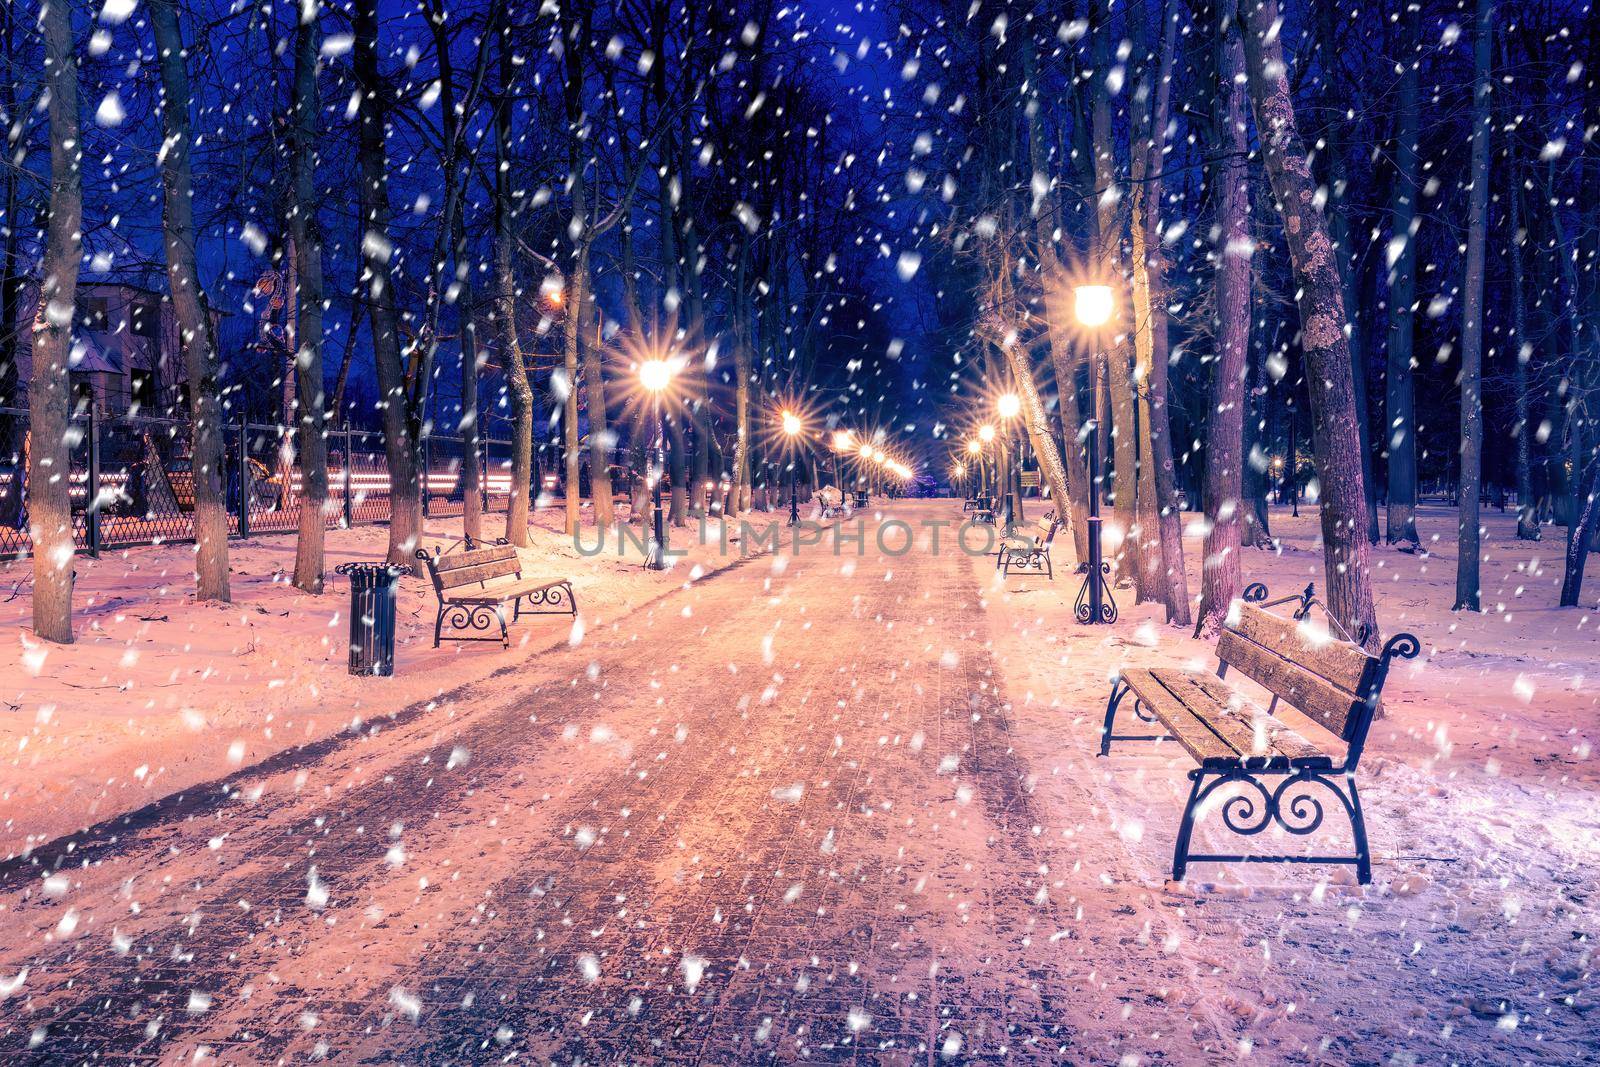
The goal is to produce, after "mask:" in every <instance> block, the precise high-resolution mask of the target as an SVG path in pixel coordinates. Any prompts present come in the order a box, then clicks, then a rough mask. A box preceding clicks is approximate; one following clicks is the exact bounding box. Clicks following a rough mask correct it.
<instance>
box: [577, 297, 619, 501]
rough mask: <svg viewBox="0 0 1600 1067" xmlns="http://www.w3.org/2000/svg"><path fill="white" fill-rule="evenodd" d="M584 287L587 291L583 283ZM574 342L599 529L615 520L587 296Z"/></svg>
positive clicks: (594, 319) (596, 336)
mask: <svg viewBox="0 0 1600 1067" xmlns="http://www.w3.org/2000/svg"><path fill="white" fill-rule="evenodd" d="M584 291H585V292H586V293H587V292H589V291H590V287H589V286H587V285H586V286H584ZM578 344H579V346H580V348H581V349H582V351H583V386H584V390H585V393H586V394H587V396H586V399H587V400H588V404H589V499H590V502H591V504H592V505H593V507H594V522H595V525H596V526H598V527H599V528H600V529H601V530H609V529H611V527H613V526H615V525H616V523H617V514H616V507H615V501H614V500H613V497H612V488H611V430H610V427H609V426H608V424H607V421H606V380H605V375H604V373H603V370H602V366H601V364H602V356H603V353H604V350H603V349H602V348H601V340H600V315H599V309H598V308H597V307H596V306H595V303H594V300H593V299H592V298H591V299H590V300H589V301H588V303H587V305H586V306H585V308H584V311H583V316H582V321H581V322H580V323H579V334H578Z"/></svg>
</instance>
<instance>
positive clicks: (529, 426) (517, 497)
mask: <svg viewBox="0 0 1600 1067" xmlns="http://www.w3.org/2000/svg"><path fill="white" fill-rule="evenodd" d="M500 32H501V37H500V46H499V47H500V57H499V59H500V94H499V96H500V98H499V99H498V100H497V101H495V120H494V131H495V134H494V136H495V142H494V146H495V181H494V200H495V204H494V319H495V334H496V340H497V341H498V342H499V347H500V362H501V366H502V369H503V371H504V373H505V376H506V389H507V391H508V392H509V393H510V394H511V498H510V499H509V500H508V501H507V502H506V540H508V541H510V542H511V543H512V544H514V545H516V546H517V547H518V548H527V547H528V545H529V544H531V543H532V542H531V541H530V539H529V537H528V517H529V509H530V507H531V506H532V504H531V502H532V500H533V494H534V491H535V490H534V487H533V419H534V410H533V408H534V396H533V385H532V383H531V382H529V381H528V365H527V362H526V361H525V359H524V357H523V354H522V342H521V339H520V338H519V337H518V335H517V282H516V275H515V273H514V271H513V270H512V260H511V252H512V246H513V245H514V244H515V243H516V234H515V233H514V232H513V227H512V206H511V169H510V158H511V99H512V91H511V90H512V84H513V82H514V80H515V77H516V73H515V69H514V65H513V63H512V54H511V41H510V39H509V36H508V34H509V28H508V27H502V29H501V31H500ZM569 288H570V286H569ZM575 314H576V312H575V310H574V308H573V306H572V305H571V304H568V305H567V318H568V319H571V318H572V317H573V316H574V315H575ZM462 373H463V374H465V373H466V372H465V371H463V372H462ZM475 377H476V375H474V378H475ZM473 392H474V394H476V392H477V390H476V388H474V390H473ZM475 415H476V412H474V416H475ZM573 421H574V425H576V420H573Z"/></svg>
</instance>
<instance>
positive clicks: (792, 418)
mask: <svg viewBox="0 0 1600 1067" xmlns="http://www.w3.org/2000/svg"><path fill="white" fill-rule="evenodd" d="M783 432H784V433H786V434H788V435H789V436H790V437H793V436H794V435H795V434H797V433H799V432H800V416H799V415H796V414H795V413H794V412H792V411H785V412H784V413H783Z"/></svg>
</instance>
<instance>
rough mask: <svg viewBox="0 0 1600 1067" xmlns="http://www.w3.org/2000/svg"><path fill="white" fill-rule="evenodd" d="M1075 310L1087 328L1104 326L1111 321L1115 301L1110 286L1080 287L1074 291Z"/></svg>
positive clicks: (1079, 319)
mask: <svg viewBox="0 0 1600 1067" xmlns="http://www.w3.org/2000/svg"><path fill="white" fill-rule="evenodd" d="M1073 292H1074V299H1075V304H1074V310H1075V311H1076V312H1077V315H1078V321H1079V322H1081V323H1083V324H1084V325H1085V326H1104V325H1105V324H1106V323H1108V322H1110V321H1111V314H1112V311H1113V306H1112V305H1113V301H1112V299H1111V286H1109V285H1080V286H1078V287H1077V289H1075V290H1074V291H1073Z"/></svg>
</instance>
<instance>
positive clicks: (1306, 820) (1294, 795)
mask: <svg viewBox="0 0 1600 1067" xmlns="http://www.w3.org/2000/svg"><path fill="white" fill-rule="evenodd" d="M1234 784H1239V785H1244V786H1247V787H1249V788H1248V790H1247V791H1246V792H1242V793H1236V794H1234V795H1233V796H1230V797H1228V798H1227V799H1226V800H1225V801H1223V803H1222V821H1223V823H1224V824H1225V825H1226V826H1227V827H1228V829H1230V830H1232V831H1233V832H1234V833H1236V834H1238V835H1240V836H1241V837H1254V836H1255V835H1256V834H1259V833H1261V832H1262V831H1263V830H1265V829H1266V828H1267V827H1268V826H1270V825H1272V824H1274V823H1275V824H1277V826H1278V827H1279V828H1280V829H1282V830H1283V831H1284V832H1285V833H1290V834H1294V835H1295V836H1296V837H1305V836H1307V835H1309V834H1312V833H1315V832H1316V831H1317V829H1318V828H1319V827H1320V826H1321V825H1322V822H1323V818H1324V817H1325V815H1326V811H1325V809H1324V807H1323V803H1322V800H1321V799H1320V798H1319V797H1317V796H1316V795H1315V794H1314V793H1312V792H1311V791H1310V787H1311V786H1320V787H1322V788H1323V789H1326V790H1327V791H1328V792H1330V793H1332V794H1333V795H1334V797H1336V798H1337V799H1338V801H1339V804H1340V805H1341V806H1342V807H1343V808H1344V809H1345V812H1346V813H1347V814H1348V815H1350V817H1351V818H1352V820H1353V819H1354V818H1355V808H1354V805H1353V804H1352V803H1351V801H1350V798H1349V797H1348V796H1347V795H1346V794H1345V791H1344V790H1343V789H1341V788H1340V787H1339V785H1338V783H1337V782H1336V781H1334V779H1332V778H1329V777H1328V776H1327V775H1325V774H1322V773H1320V772H1318V771H1315V770H1310V769H1304V770H1300V771H1297V772H1295V773H1293V774H1290V775H1286V776H1285V777H1284V778H1283V780H1282V781H1280V782H1279V783H1278V784H1277V785H1276V786H1274V787H1273V788H1271V789H1268V788H1267V786H1266V784H1265V783H1264V782H1263V781H1262V780H1261V779H1260V778H1258V777H1256V776H1255V775H1253V774H1251V773H1250V772H1248V771H1246V770H1243V769H1240V770H1237V771H1229V772H1226V773H1223V774H1221V775H1219V776H1218V777H1217V778H1216V779H1215V780H1214V781H1212V782H1210V783H1209V784H1207V785H1206V786H1205V788H1203V789H1201V790H1200V792H1199V794H1198V795H1197V796H1196V797H1195V800H1194V805H1193V806H1194V807H1195V808H1199V807H1201V806H1202V805H1203V804H1204V803H1205V801H1206V798H1207V797H1209V796H1210V795H1211V794H1212V793H1214V792H1216V791H1217V790H1218V789H1221V788H1223V787H1225V786H1228V785H1234Z"/></svg>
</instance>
